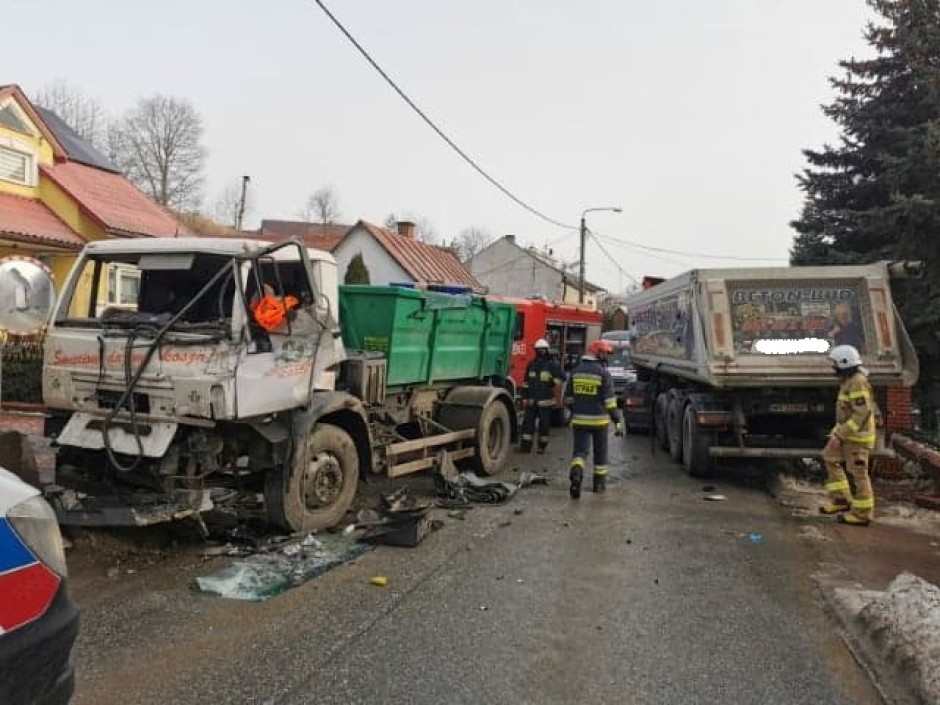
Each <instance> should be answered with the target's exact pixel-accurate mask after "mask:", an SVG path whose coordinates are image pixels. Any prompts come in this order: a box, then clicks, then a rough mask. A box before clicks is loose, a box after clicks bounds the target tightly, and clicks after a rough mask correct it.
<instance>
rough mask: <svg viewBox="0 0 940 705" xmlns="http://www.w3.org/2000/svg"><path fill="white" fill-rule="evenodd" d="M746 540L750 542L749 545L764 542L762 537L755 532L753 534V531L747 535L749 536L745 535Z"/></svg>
mask: <svg viewBox="0 0 940 705" xmlns="http://www.w3.org/2000/svg"><path fill="white" fill-rule="evenodd" d="M747 538H748V540H750V542H751V543H761V542H763V540H764V537H763V536H761V535H760V534H758V533H757V532H754V531H752V532H751V533H749V534H748V535H747Z"/></svg>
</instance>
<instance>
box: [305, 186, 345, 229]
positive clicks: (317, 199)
mask: <svg viewBox="0 0 940 705" xmlns="http://www.w3.org/2000/svg"><path fill="white" fill-rule="evenodd" d="M300 217H301V218H303V219H304V220H305V221H307V222H308V223H320V224H321V225H330V224H332V223H335V222H336V221H337V220H339V218H340V212H339V199H338V198H337V196H336V192H335V191H333V188H332V187H331V186H323V187H322V188H318V189H317V190H316V191H314V192H313V193H311V194H310V195H309V196H308V197H307V204H306V205H305V206H304V208H303V210H302V211H301V212H300Z"/></svg>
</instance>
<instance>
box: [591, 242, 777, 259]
mask: <svg viewBox="0 0 940 705" xmlns="http://www.w3.org/2000/svg"><path fill="white" fill-rule="evenodd" d="M602 237H604V238H605V239H607V240H609V241H610V242H615V243H617V244H619V245H623V246H625V247H632V248H635V249H637V250H646V251H647V252H662V253H664V254H667V255H678V256H679V257H701V258H704V259H723V260H733V261H736V262H783V261H786V260H785V259H784V258H783V257H740V256H738V255H716V254H711V253H706V252H689V251H688V250H670V249H667V248H665V247H653V246H652V245H643V244H641V243H639V242H634V241H633V240H626V239H624V238H617V237H611V236H610V235H603V236H602Z"/></svg>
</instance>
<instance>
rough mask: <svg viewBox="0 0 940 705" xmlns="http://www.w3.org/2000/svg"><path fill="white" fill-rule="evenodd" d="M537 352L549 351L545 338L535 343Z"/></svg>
mask: <svg viewBox="0 0 940 705" xmlns="http://www.w3.org/2000/svg"><path fill="white" fill-rule="evenodd" d="M535 349H536V350H548V341H547V340H545V338H539V339H538V340H536V341H535Z"/></svg>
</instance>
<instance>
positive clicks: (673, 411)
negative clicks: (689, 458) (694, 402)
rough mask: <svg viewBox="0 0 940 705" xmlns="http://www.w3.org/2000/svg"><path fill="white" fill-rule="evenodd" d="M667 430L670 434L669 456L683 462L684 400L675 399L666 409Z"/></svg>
mask: <svg viewBox="0 0 940 705" xmlns="http://www.w3.org/2000/svg"><path fill="white" fill-rule="evenodd" d="M666 432H667V434H668V435H669V457H671V458H672V459H673V460H675V461H676V462H677V463H681V462H682V401H681V400H679V399H673V400H671V401H670V402H669V407H668V409H667V411H666Z"/></svg>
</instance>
